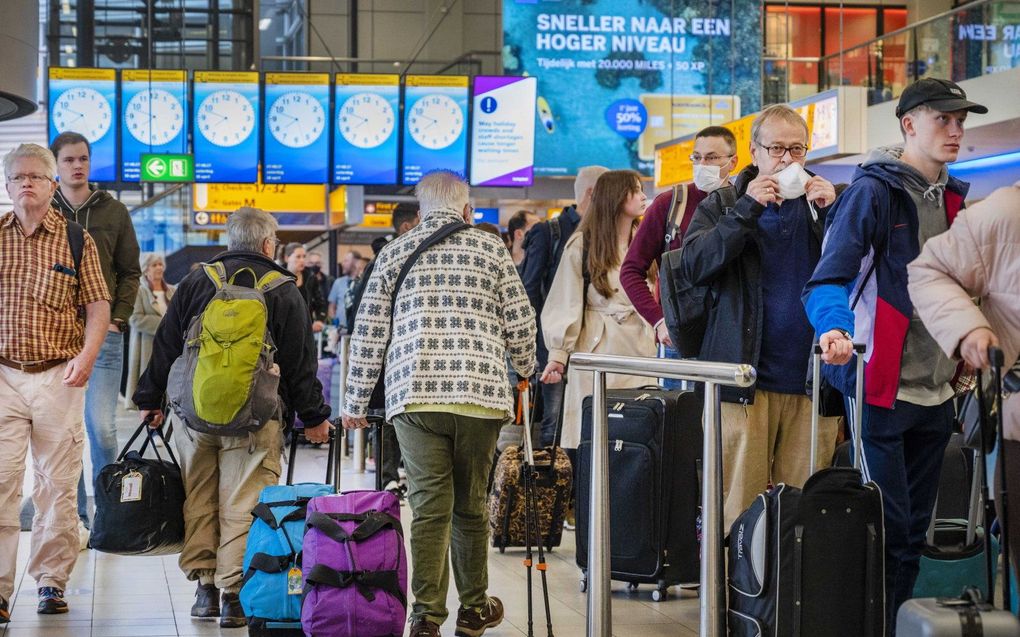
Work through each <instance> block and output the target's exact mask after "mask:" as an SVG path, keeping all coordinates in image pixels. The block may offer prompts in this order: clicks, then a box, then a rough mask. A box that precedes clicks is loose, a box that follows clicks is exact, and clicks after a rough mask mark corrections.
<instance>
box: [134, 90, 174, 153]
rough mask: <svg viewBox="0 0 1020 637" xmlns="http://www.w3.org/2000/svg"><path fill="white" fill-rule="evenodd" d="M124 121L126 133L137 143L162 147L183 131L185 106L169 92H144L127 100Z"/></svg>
mask: <svg viewBox="0 0 1020 637" xmlns="http://www.w3.org/2000/svg"><path fill="white" fill-rule="evenodd" d="M124 120H125V122H126V123H127V129H128V132H129V133H131V136H132V137H134V138H135V139H137V140H138V141H139V142H141V143H143V144H148V145H151V146H162V145H163V144H166V143H168V142H169V141H170V140H172V139H173V138H175V137H177V134H178V133H180V132H181V128H183V127H184V106H183V105H181V101H180V100H179V99H177V98H176V97H174V95H173V94H172V93H170V92H169V91H164V90H163V89H159V88H155V89H146V90H144V91H142V92H140V93H137V94H135V95H134V96H133V97H132V98H131V99H130V100H128V103H127V106H126V107H125V108H124Z"/></svg>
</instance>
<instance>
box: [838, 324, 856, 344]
mask: <svg viewBox="0 0 1020 637" xmlns="http://www.w3.org/2000/svg"><path fill="white" fill-rule="evenodd" d="M836 331H837V332H839V333H840V334H842V335H843V336H844V337H846V340H848V341H852V340H854V337H853V336H851V335H850V332H848V331H846V330H841V329H839V328H838V327H837V328H836Z"/></svg>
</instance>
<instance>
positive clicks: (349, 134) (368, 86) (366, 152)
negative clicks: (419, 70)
mask: <svg viewBox="0 0 1020 637" xmlns="http://www.w3.org/2000/svg"><path fill="white" fill-rule="evenodd" d="M334 90H335V92H336V95H335V103H336V121H335V122H334V127H335V129H334V130H335V132H334V133H333V138H334V141H333V183H335V184H396V183H397V162H398V155H399V151H400V136H399V128H400V127H399V121H400V76H399V75H370V74H357V73H339V74H337V76H336V87H335V89H334Z"/></svg>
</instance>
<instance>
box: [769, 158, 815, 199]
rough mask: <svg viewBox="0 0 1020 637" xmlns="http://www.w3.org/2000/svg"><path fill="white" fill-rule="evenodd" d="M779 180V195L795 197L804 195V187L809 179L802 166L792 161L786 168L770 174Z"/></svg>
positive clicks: (788, 197) (809, 176)
mask: <svg viewBox="0 0 1020 637" xmlns="http://www.w3.org/2000/svg"><path fill="white" fill-rule="evenodd" d="M772 176H773V177H775V178H776V181H777V182H779V196H780V197H782V198H783V199H796V198H798V197H803V196H804V188H805V187H806V186H807V182H808V180H809V179H811V175H809V174H807V171H806V170H804V167H803V166H801V165H800V164H798V163H797V162H793V163H792V164H790V165H789V166H787V167H786V168H784V169H782V170H781V171H779V172H777V173H776V174H774V175H772Z"/></svg>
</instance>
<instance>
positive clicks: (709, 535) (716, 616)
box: [569, 353, 757, 637]
mask: <svg viewBox="0 0 1020 637" xmlns="http://www.w3.org/2000/svg"><path fill="white" fill-rule="evenodd" d="M569 365H570V367H571V368H573V369H575V370H580V371H588V372H593V375H594V379H593V387H592V438H591V443H592V464H591V466H592V470H591V500H590V504H589V507H588V511H589V512H590V513H589V528H588V619H587V633H586V634H587V636H588V637H610V635H611V634H612V624H613V622H612V613H611V607H610V597H609V574H610V573H609V572H610V566H609V560H610V557H609V541H610V538H609V426H608V422H607V421H608V415H607V412H606V374H628V375H631V376H650V377H656V378H675V379H678V380H687V381H694V382H699V383H705V412H704V428H705V436H704V447H703V449H702V467H703V471H702V474H703V476H704V478H703V479H702V490H701V522H702V525H701V528H702V539H701V629H700V633H699V634H700V635H701V637H723V636H724V635H725V634H726V587H725V574H726V571H725V568H724V565H723V552H722V545H723V528H722V509H723V497H722V426H721V423H720V419H719V413H720V412H719V389H720V386H721V385H726V386H731V387H750V386H751V385H752V384H754V381H755V379H756V378H757V373H756V372H755V370H754V368H753V367H751V366H750V365H734V364H731V363H712V362H707V361H694V360H666V359H657V358H644V357H639V356H613V355H611V354H588V353H577V354H571V356H570V363H569Z"/></svg>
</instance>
